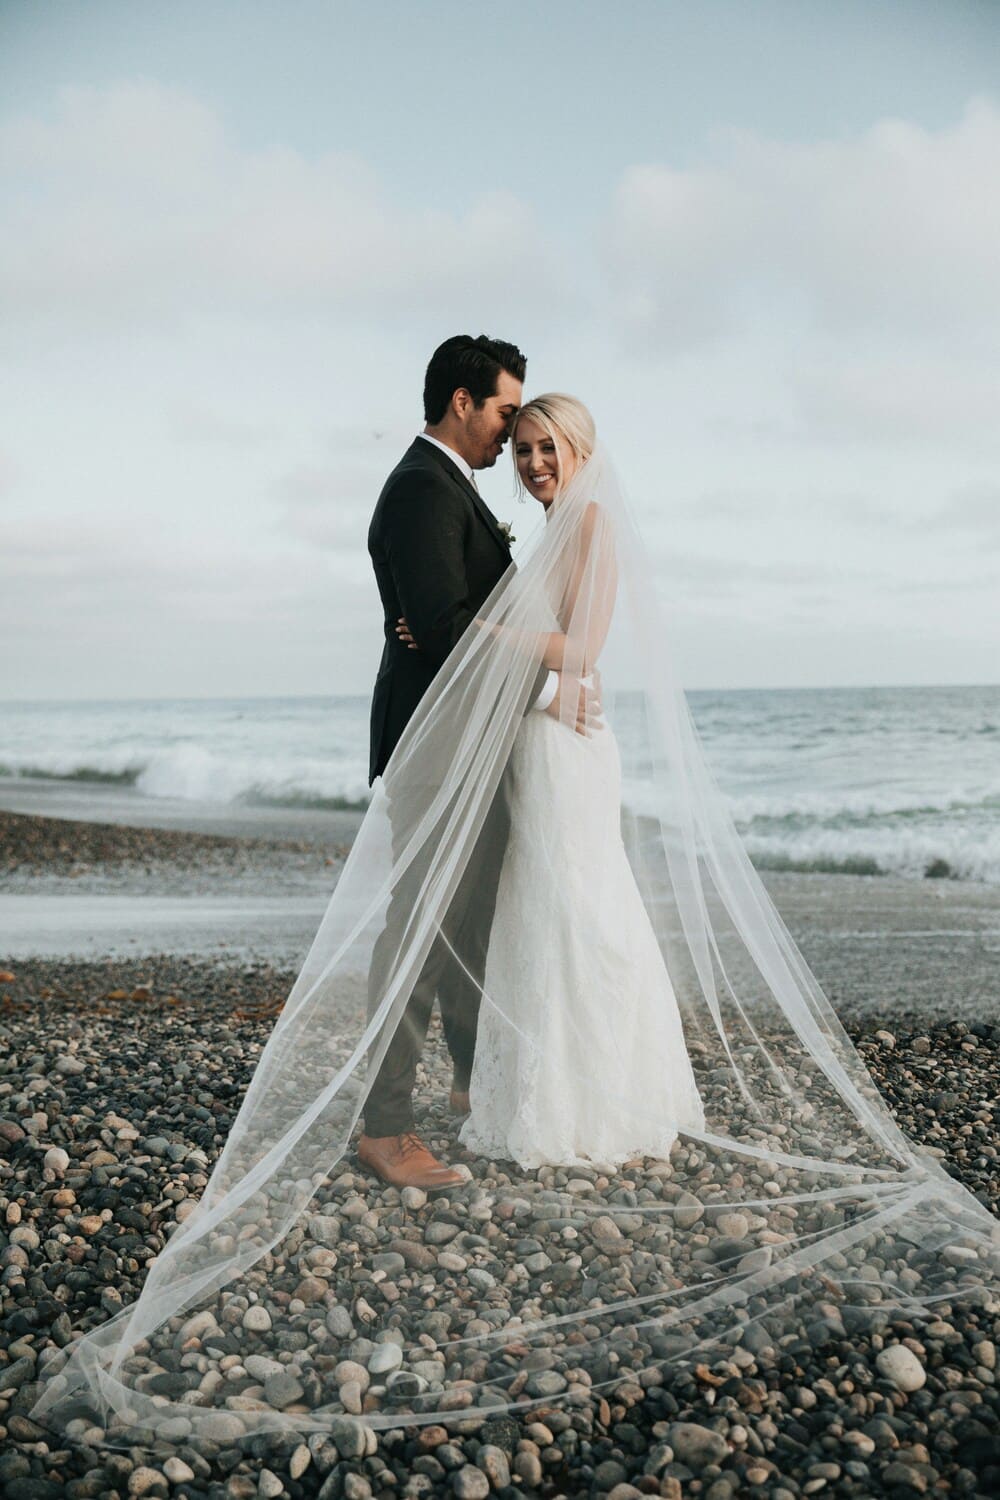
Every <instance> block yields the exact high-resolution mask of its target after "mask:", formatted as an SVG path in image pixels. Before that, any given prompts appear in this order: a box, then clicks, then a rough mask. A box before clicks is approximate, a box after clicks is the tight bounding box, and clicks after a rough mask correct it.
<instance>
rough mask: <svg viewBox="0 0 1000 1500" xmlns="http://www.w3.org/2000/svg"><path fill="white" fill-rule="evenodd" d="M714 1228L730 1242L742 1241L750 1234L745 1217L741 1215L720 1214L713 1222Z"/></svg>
mask: <svg viewBox="0 0 1000 1500" xmlns="http://www.w3.org/2000/svg"><path fill="white" fill-rule="evenodd" d="M715 1227H716V1229H717V1230H718V1231H719V1233H720V1234H723V1235H725V1236H726V1237H727V1239H732V1240H744V1239H746V1237H747V1235H748V1234H749V1232H750V1225H749V1223H748V1221H747V1217H746V1215H745V1214H741V1213H727V1214H720V1215H719V1217H718V1218H717V1219H716V1221H715Z"/></svg>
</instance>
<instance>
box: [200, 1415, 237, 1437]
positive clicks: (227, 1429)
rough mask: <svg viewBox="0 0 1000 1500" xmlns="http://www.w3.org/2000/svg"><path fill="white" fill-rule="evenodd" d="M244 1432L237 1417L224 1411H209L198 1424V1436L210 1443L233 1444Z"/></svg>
mask: <svg viewBox="0 0 1000 1500" xmlns="http://www.w3.org/2000/svg"><path fill="white" fill-rule="evenodd" d="M245 1431H246V1428H245V1427H244V1426H243V1423H242V1422H241V1421H240V1419H239V1417H236V1416H233V1415H232V1414H231V1413H230V1412H226V1411H210V1412H208V1414H207V1415H206V1416H204V1417H202V1418H201V1419H200V1421H199V1423H198V1436H199V1437H202V1438H207V1440H208V1441H209V1442H210V1443H222V1444H226V1443H235V1442H237V1441H238V1440H239V1439H240V1438H241V1437H242V1436H243V1435H244V1433H245Z"/></svg>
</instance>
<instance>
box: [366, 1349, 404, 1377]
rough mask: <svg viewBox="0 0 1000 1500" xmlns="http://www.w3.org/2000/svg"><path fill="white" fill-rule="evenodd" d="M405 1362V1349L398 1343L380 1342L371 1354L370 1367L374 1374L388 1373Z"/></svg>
mask: <svg viewBox="0 0 1000 1500" xmlns="http://www.w3.org/2000/svg"><path fill="white" fill-rule="evenodd" d="M402 1363H403V1351H402V1349H400V1347H399V1345H398V1344H379V1345H378V1346H377V1347H376V1348H375V1349H374V1350H373V1351H372V1354H371V1357H370V1359H369V1361H368V1369H369V1371H370V1372H371V1374H372V1375H388V1373H389V1371H390V1370H398V1369H399V1367H400V1365H401V1364H402Z"/></svg>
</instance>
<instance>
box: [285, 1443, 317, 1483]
mask: <svg viewBox="0 0 1000 1500" xmlns="http://www.w3.org/2000/svg"><path fill="white" fill-rule="evenodd" d="M311 1462H312V1454H311V1453H310V1452H309V1449H308V1448H307V1447H306V1445H305V1443H300V1444H299V1446H298V1447H297V1448H296V1449H295V1452H294V1453H293V1454H292V1456H291V1458H290V1459H289V1460H288V1472H289V1475H290V1476H291V1478H292V1479H301V1478H302V1476H303V1474H304V1473H305V1472H306V1470H307V1469H308V1467H309V1465H310V1463H311Z"/></svg>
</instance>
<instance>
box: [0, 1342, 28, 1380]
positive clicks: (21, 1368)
mask: <svg viewBox="0 0 1000 1500" xmlns="http://www.w3.org/2000/svg"><path fill="white" fill-rule="evenodd" d="M22 1347H23V1346H22ZM34 1373H35V1361H34V1360H33V1359H29V1358H28V1356H27V1355H24V1356H23V1357H22V1358H21V1359H15V1360H14V1361H13V1363H12V1364H9V1365H4V1366H3V1367H2V1368H0V1391H11V1390H15V1389H16V1388H17V1387H18V1386H19V1385H23V1384H24V1382H25V1381H26V1380H30V1379H31V1378H32V1376H33V1375H34Z"/></svg>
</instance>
